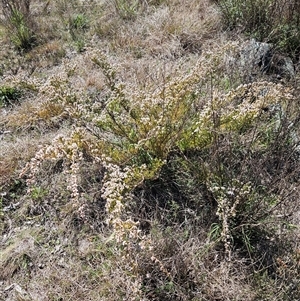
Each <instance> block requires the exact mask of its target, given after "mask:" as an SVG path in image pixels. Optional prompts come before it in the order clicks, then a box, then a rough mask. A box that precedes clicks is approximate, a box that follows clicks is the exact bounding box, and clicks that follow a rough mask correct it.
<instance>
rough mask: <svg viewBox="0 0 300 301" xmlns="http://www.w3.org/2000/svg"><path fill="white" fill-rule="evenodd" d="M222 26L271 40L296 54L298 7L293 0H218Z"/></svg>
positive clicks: (299, 43) (299, 22)
mask: <svg viewBox="0 0 300 301" xmlns="http://www.w3.org/2000/svg"><path fill="white" fill-rule="evenodd" d="M218 4H219V6H220V8H221V10H222V13H223V17H224V21H225V25H226V26H227V27H229V28H230V29H234V28H239V29H242V31H244V32H245V33H247V34H249V35H250V36H252V37H254V38H256V39H258V40H260V41H266V42H270V43H274V44H275V45H276V46H277V47H278V48H279V49H280V50H281V51H284V52H286V53H288V54H289V55H292V56H293V57H295V58H296V57H297V56H298V55H299V51H300V36H299V29H300V6H299V3H298V1H297V0H293V1H284V2H282V1H279V0H267V1H266V0H254V1H252V0H246V1H243V0H219V1H218Z"/></svg>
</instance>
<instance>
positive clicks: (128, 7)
mask: <svg viewBox="0 0 300 301" xmlns="http://www.w3.org/2000/svg"><path fill="white" fill-rule="evenodd" d="M113 4H114V7H115V9H116V12H117V13H118V15H119V16H120V17H121V18H122V19H125V20H131V19H134V18H135V17H136V16H137V14H138V12H139V9H140V7H141V5H143V1H142V0H113Z"/></svg>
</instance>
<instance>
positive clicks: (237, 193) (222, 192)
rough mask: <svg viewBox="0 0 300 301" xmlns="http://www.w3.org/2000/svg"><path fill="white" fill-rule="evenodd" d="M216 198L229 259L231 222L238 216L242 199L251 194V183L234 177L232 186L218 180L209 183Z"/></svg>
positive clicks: (222, 235)
mask: <svg viewBox="0 0 300 301" xmlns="http://www.w3.org/2000/svg"><path fill="white" fill-rule="evenodd" d="M208 187H209V189H210V191H211V192H212V194H213V196H214V198H215V200H216V201H217V203H218V209H217V212H216V214H217V216H218V217H219V220H220V221H221V223H222V232H221V239H222V241H223V243H224V246H225V251H226V254H227V257H228V259H230V257H231V229H230V226H229V222H230V220H231V219H232V218H234V217H235V216H236V213H237V212H236V210H237V206H238V205H239V204H240V202H241V200H243V199H244V198H246V197H247V196H249V195H250V193H251V190H252V187H251V183H241V182H240V181H239V180H237V179H234V180H232V183H231V185H230V186H228V187H225V186H220V185H219V184H218V183H216V181H214V182H209V185H208Z"/></svg>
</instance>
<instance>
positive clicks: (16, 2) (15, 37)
mask: <svg viewBox="0 0 300 301" xmlns="http://www.w3.org/2000/svg"><path fill="white" fill-rule="evenodd" d="M1 4H2V10H3V15H4V20H2V21H3V24H4V26H5V27H6V29H7V31H8V36H9V38H10V39H11V41H12V43H13V44H14V46H15V47H16V48H17V49H18V50H25V51H26V50H29V49H31V48H32V47H33V46H34V44H35V42H36V38H37V37H36V32H35V25H34V22H33V19H32V16H31V12H30V0H26V1H20V0H2V3H1Z"/></svg>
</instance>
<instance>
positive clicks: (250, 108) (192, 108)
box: [23, 45, 293, 300]
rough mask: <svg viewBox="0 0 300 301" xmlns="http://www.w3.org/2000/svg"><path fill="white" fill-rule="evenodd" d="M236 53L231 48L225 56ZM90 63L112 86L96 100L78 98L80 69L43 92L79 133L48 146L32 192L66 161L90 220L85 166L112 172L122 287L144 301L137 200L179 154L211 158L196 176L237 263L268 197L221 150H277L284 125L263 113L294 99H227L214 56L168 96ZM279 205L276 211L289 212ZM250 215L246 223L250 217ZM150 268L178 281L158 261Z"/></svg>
mask: <svg viewBox="0 0 300 301" xmlns="http://www.w3.org/2000/svg"><path fill="white" fill-rule="evenodd" d="M233 48H234V46H232V45H229V46H228V47H227V50H226V49H225V52H226V51H231V50H232V49H233ZM223 51H224V50H223ZM88 55H89V56H90V58H91V60H92V61H93V62H94V64H95V65H96V66H97V67H98V68H100V69H101V70H102V72H103V74H104V77H105V80H106V84H107V87H106V88H105V89H104V90H103V91H101V92H102V94H101V95H102V96H101V97H100V98H97V99H94V98H93V97H90V96H89V95H88V94H87V93H85V92H84V91H83V89H78V90H77V91H74V90H73V89H72V84H71V82H72V76H74V74H75V73H76V68H74V67H68V68H67V70H66V72H65V73H64V74H63V75H60V76H54V77H53V78H51V80H50V81H48V82H47V83H46V84H45V85H44V86H43V85H40V84H39V85H38V86H39V89H38V90H39V93H41V94H42V95H43V96H44V97H45V98H46V99H47V103H48V104H56V105H57V106H59V107H60V108H61V110H62V112H61V111H59V113H58V114H63V115H64V114H65V115H66V116H68V118H69V120H70V122H72V123H73V125H74V130H73V132H72V133H71V135H70V136H69V137H63V136H59V137H57V138H56V139H55V140H54V141H53V143H52V144H51V145H48V146H45V147H42V148H41V150H40V151H39V152H37V154H36V156H35V157H34V158H33V159H32V160H31V162H29V163H28V166H27V167H26V168H25V170H24V172H23V174H26V173H27V183H28V187H29V190H30V187H31V185H33V184H34V183H35V180H36V179H35V175H36V174H37V173H38V171H39V168H40V167H41V163H42V162H43V161H45V160H56V161H57V160H63V167H64V172H65V173H66V175H67V176H68V177H67V178H68V183H67V185H66V186H67V189H68V190H69V193H70V194H69V197H70V200H71V201H72V203H73V204H74V208H75V209H76V211H77V213H78V214H79V215H80V216H81V217H82V218H83V220H84V215H85V212H84V208H85V202H87V200H85V199H84V196H83V195H82V194H81V189H80V182H81V179H80V177H81V170H80V166H81V163H82V162H83V161H84V160H85V158H86V157H89V160H90V162H93V163H96V162H97V163H99V164H100V165H101V166H102V167H103V168H104V170H105V175H104V178H103V180H102V182H101V197H102V199H104V200H105V201H106V205H105V212H106V225H107V226H108V227H109V229H110V230H111V231H112V233H111V237H110V239H111V240H113V241H114V242H115V243H116V245H117V247H116V250H115V252H116V253H117V254H118V256H117V259H116V260H117V262H115V265H116V267H117V268H118V270H121V271H123V272H122V273H123V274H122V275H123V276H122V279H121V280H120V281H124V279H125V278H126V285H125V288H124V291H127V292H128V289H129V287H132V288H134V289H132V290H130V292H131V293H130V296H127V297H128V298H129V299H128V300H142V299H139V298H142V297H141V296H142V290H141V287H142V281H143V277H142V275H140V274H139V273H140V272H139V265H138V264H137V261H138V259H139V258H142V256H141V252H142V250H145V249H147V250H148V251H149V252H150V253H151V250H152V247H153V244H154V243H155V242H154V241H152V240H151V236H149V235H147V234H145V233H143V232H142V231H141V229H140V227H139V222H138V221H137V220H135V219H134V217H133V216H132V215H131V212H130V211H131V210H132V209H131V207H130V204H131V203H132V200H133V198H134V193H135V191H136V190H137V189H138V188H139V187H142V185H143V184H144V183H145V181H146V180H147V181H148V182H149V181H150V182H151V181H154V180H155V179H157V178H158V177H159V176H160V173H161V170H162V168H163V167H164V166H165V165H166V164H167V162H168V161H170V160H171V159H170V158H171V156H170V154H171V153H178V154H179V156H181V162H182V164H183V165H184V164H187V162H188V160H189V159H188V153H191V152H194V153H196V152H201V151H203V150H204V151H205V152H206V153H208V154H212V156H211V158H207V157H205V156H203V157H201V155H199V156H198V157H197V158H196V159H197V164H201V172H200V171H196V172H195V176H194V177H198V178H199V179H200V181H201V182H202V183H201V184H203V185H206V187H207V189H208V191H209V192H210V194H211V195H212V197H213V199H214V200H215V201H216V203H217V208H216V210H215V214H216V216H217V218H218V221H219V223H220V228H221V231H220V236H221V241H222V243H223V246H224V249H225V253H226V255H227V256H228V258H230V257H231V250H232V248H233V244H232V240H233V239H234V236H236V235H235V234H236V232H237V231H238V229H239V227H240V225H241V224H242V223H250V224H251V223H253V222H256V219H255V218H253V219H252V217H251V218H250V211H251V210H252V209H253V208H258V207H255V206H256V204H257V201H258V199H259V197H260V196H261V195H263V194H261V195H260V193H258V192H257V191H256V190H257V189H258V186H259V185H258V184H257V183H255V182H254V180H253V181H252V179H250V180H248V181H245V179H244V178H243V176H244V175H245V173H244V170H243V167H236V169H233V171H232V174H233V175H234V176H233V177H232V179H230V180H229V178H230V176H229V174H227V172H228V168H227V167H226V160H227V158H224V160H222V158H221V155H222V143H224V141H226V139H228V140H229V141H230V142H229V143H228V145H230V147H231V148H232V149H234V146H233V145H232V146H231V144H230V143H231V142H232V143H234V140H233V138H234V137H238V138H239V139H241V141H242V144H241V145H242V146H241V147H240V148H241V149H239V150H235V149H234V151H236V152H237V153H239V155H240V156H241V155H242V154H245V153H252V154H257V153H259V152H260V151H261V150H264V149H269V148H270V145H271V142H272V141H273V140H272V139H270V140H269V141H268V140H266V139H264V136H263V135H262V132H263V131H265V130H266V129H268V131H269V133H270V135H273V136H274V137H275V135H276V133H277V132H278V130H279V129H280V128H281V126H280V125H278V122H279V123H280V122H281V120H280V119H279V120H277V122H274V120H272V119H274V118H275V117H272V116H270V117H264V112H265V111H268V110H269V108H270V107H271V106H272V105H274V104H276V105H279V106H280V108H281V110H282V111H285V110H286V109H287V107H288V103H289V102H290V101H291V100H292V99H293V97H292V94H291V92H292V91H291V90H290V89H288V88H285V87H283V86H281V85H279V84H274V83H270V82H254V83H251V84H247V85H239V86H237V87H236V88H232V89H231V90H230V91H229V92H225V93H224V92H223V90H222V83H221V82H222V81H221V80H218V79H217V78H214V77H213V76H212V74H213V72H216V71H217V70H220V69H221V68H223V67H224V65H222V64H223V63H224V62H223V60H222V55H221V53H216V54H215V53H214V54H212V53H208V54H207V55H206V56H204V58H203V59H202V60H200V61H199V63H198V65H197V66H195V68H194V69H193V70H190V71H189V72H188V73H187V74H184V75H179V76H178V77H175V78H169V79H168V80H166V82H165V83H163V85H162V86H160V87H155V88H153V87H152V86H151V85H149V86H145V87H144V88H143V89H141V88H139V87H136V86H131V85H125V84H124V83H122V82H120V81H119V79H118V77H117V72H116V70H114V68H113V67H112V66H111V65H110V64H109V63H108V62H107V60H106V58H105V57H104V56H103V55H102V54H101V53H100V54H99V53H89V54H88ZM49 108H51V106H48V109H49ZM50 115H51V114H50ZM261 120H263V122H261ZM249 137H250V138H249ZM249 139H250V142H249V143H248V141H249ZM243 143H244V144H243ZM243 145H246V147H247V148H243ZM234 151H233V150H231V153H230V154H231V155H232V158H230V159H234V155H235V154H234ZM205 152H204V153H205ZM212 158H215V159H216V160H215V161H213V159H212ZM199 162H201V163H199ZM245 166H246V165H245ZM239 168H240V169H241V171H242V172H241V173H240V175H237V174H235V173H237V171H238V169H239ZM200 173H201V177H200ZM274 199H275V200H276V196H275V197H274ZM274 202H275V203H276V206H277V205H278V204H279V203H280V202H277V201H274ZM262 203H263V204H264V207H263V208H264V210H265V209H266V208H269V209H272V208H273V207H274V203H272V202H271V201H270V202H269V203H268V201H267V200H266V201H264V202H262ZM272 206H273V207H272ZM259 208H262V207H259ZM243 210H244V211H245V212H246V213H245V214H242V213H241V212H242V211H243ZM264 212H265V211H264ZM240 214H241V216H242V219H241V220H239V219H238V218H239V215H240ZM259 214H260V213H259ZM259 214H258V215H259ZM247 218H248V219H249V220H248V221H247V220H245V219H247ZM241 228H243V227H241ZM151 260H152V262H153V263H155V264H158V266H159V268H160V269H161V270H164V274H165V275H167V277H169V278H172V277H171V276H170V275H171V274H170V272H169V271H168V270H167V269H166V268H165V267H164V265H163V264H162V263H161V261H160V260H159V259H158V258H156V257H155V255H152V256H151ZM123 284H124V283H123ZM120 286H121V285H120Z"/></svg>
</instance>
